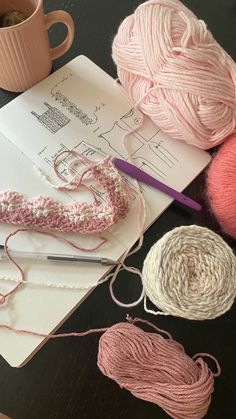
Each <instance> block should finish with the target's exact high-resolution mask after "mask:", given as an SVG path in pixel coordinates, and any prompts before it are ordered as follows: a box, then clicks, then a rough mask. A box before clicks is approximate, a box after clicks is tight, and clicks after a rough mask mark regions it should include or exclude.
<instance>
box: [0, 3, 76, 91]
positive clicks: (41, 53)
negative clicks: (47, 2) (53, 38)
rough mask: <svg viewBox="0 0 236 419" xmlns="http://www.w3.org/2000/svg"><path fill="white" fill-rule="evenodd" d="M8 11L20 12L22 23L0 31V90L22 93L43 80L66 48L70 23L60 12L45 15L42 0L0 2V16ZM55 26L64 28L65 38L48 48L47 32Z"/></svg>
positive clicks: (71, 35) (71, 36)
mask: <svg viewBox="0 0 236 419" xmlns="http://www.w3.org/2000/svg"><path fill="white" fill-rule="evenodd" d="M9 10H18V11H20V12H22V13H23V14H24V15H25V16H26V19H25V20H23V21H22V22H20V23H19V24H17V25H14V26H8V27H0V87H1V88H3V89H6V90H9V91H12V92H23V91H25V90H27V89H29V88H30V87H32V86H34V85H35V84H36V83H38V82H39V81H40V80H42V79H44V78H45V77H47V76H48V75H49V74H50V72H51V68H52V61H53V60H55V59H56V58H58V57H60V56H61V55H63V54H65V52H66V51H67V50H68V49H69V48H70V46H71V44H72V42H73V39H74V22H73V19H72V17H71V16H70V15H69V14H68V13H67V12H64V11H62V10H57V11H54V12H51V13H48V14H47V15H45V14H44V11H43V0H10V1H8V0H0V15H3V14H4V13H6V12H8V11H9ZM57 22H60V23H64V24H65V25H66V26H67V30H68V31H67V36H66V39H65V40H64V41H63V42H62V44H60V45H58V46H57V47H55V48H50V45H49V38H48V29H49V28H50V26H52V25H53V24H54V23H57Z"/></svg>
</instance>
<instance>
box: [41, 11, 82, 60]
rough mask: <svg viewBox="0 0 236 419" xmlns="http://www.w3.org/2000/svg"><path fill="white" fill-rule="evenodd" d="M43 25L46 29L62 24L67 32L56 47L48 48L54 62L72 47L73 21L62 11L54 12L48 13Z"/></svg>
mask: <svg viewBox="0 0 236 419" xmlns="http://www.w3.org/2000/svg"><path fill="white" fill-rule="evenodd" d="M45 23H46V27H47V29H49V28H50V27H51V26H52V25H54V23H64V25H66V27H67V30H68V33H67V36H66V39H65V40H64V41H63V42H62V43H61V44H60V45H58V46H57V47H55V48H50V56H51V59H52V60H55V59H56V58H59V57H61V55H63V54H65V53H66V52H67V51H68V49H69V48H70V47H71V45H72V42H73V39H74V34H75V25H74V21H73V19H72V17H71V16H70V15H69V13H67V12H64V11H63V10H56V11H55V12H50V13H48V14H47V15H45Z"/></svg>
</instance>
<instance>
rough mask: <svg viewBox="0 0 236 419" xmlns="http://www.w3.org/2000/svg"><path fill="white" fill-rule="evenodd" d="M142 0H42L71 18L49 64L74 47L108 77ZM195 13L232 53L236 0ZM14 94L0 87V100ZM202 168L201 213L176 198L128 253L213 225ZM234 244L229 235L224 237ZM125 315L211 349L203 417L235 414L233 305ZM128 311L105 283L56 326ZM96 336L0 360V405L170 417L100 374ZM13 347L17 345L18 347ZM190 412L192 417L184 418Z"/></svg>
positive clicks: (190, 1) (24, 418) (85, 323)
mask: <svg viewBox="0 0 236 419" xmlns="http://www.w3.org/2000/svg"><path fill="white" fill-rule="evenodd" d="M140 3H141V1H140V0H99V1H94V0H54V1H53V2H52V1H50V0H45V1H44V5H45V10H46V11H50V10H53V9H54V10H55V9H64V10H67V11H68V12H69V13H70V14H71V15H72V16H73V18H74V21H75V25H76V34H75V40H74V43H73V46H72V48H71V49H70V51H69V52H68V53H67V54H66V55H64V56H63V57H62V58H60V59H58V60H57V61H55V62H54V66H53V68H54V70H56V69H57V68H59V67H61V66H62V65H64V64H66V63H67V62H68V61H70V60H71V59H72V58H74V57H75V56H77V55H79V54H84V55H86V56H87V57H88V58H90V59H91V60H92V61H94V62H95V63H96V64H97V65H98V66H100V67H101V68H102V69H104V70H105V71H107V72H108V73H109V74H110V75H112V76H113V77H115V76H116V69H115V65H114V63H113V62H112V59H111V44H112V39H113V37H114V35H115V34H116V32H117V28H118V25H119V23H120V22H121V21H122V20H123V18H124V17H125V16H127V15H128V14H131V13H132V12H133V10H134V9H135V8H136V7H137V5H138V4H140ZM184 3H185V4H186V5H187V6H188V7H190V8H191V9H192V10H193V11H194V12H195V13H196V14H197V15H198V17H199V18H201V19H203V20H205V21H206V22H207V24H208V27H209V29H210V30H211V32H212V33H213V34H214V36H215V38H216V39H217V40H218V42H219V43H220V44H221V45H222V46H223V47H224V48H225V49H226V50H227V51H228V52H229V53H230V54H231V56H232V57H233V58H234V59H236V44H235V39H236V1H235V0H224V1H223V0H204V1H201V0H184ZM64 36H65V31H64V28H63V26H61V25H55V26H54V27H53V28H52V29H51V30H50V39H51V43H52V44H57V43H59V42H60V41H61V40H62V39H63V37H64ZM14 97H15V95H14V94H10V93H8V92H5V91H2V90H0V106H3V105H4V104H6V103H7V102H9V101H10V100H12V99H13V98H14ZM204 184H205V175H204V174H202V175H201V176H199V177H198V178H197V179H196V180H195V181H194V182H193V183H192V184H191V185H190V187H189V188H188V189H187V191H186V192H187V194H188V195H189V196H191V197H193V198H196V199H198V200H199V201H200V202H202V204H203V211H201V212H200V213H197V212H191V211H188V210H187V209H186V210H185V209H183V207H181V206H180V205H178V204H177V203H173V204H172V205H171V207H170V208H169V209H168V210H167V211H165V213H164V214H163V215H162V216H161V217H160V218H159V219H158V220H157V221H156V222H155V224H153V225H152V227H151V228H150V229H149V230H148V231H147V233H146V235H145V241H144V245H143V247H142V249H141V250H140V252H139V253H138V254H136V255H134V256H133V257H132V258H130V259H129V260H128V262H129V263H132V265H135V266H138V267H139V268H141V267H142V261H143V260H144V258H145V255H146V253H147V251H148V250H149V248H150V246H151V245H152V244H153V243H154V242H155V241H156V240H157V239H158V238H159V237H161V236H162V235H163V234H164V233H166V232H167V231H169V230H171V229H172V228H173V227H176V226H180V225H186V224H199V225H203V226H207V227H209V228H212V229H214V230H215V231H217V232H219V231H220V230H219V227H218V225H217V223H216V221H215V220H214V218H213V216H212V215H211V213H210V211H209V208H208V205H207V202H206V198H205V189H204ZM225 239H226V241H227V242H228V243H229V244H230V245H231V246H232V247H234V248H235V249H236V246H235V242H233V241H230V240H229V239H227V238H225ZM139 291H140V288H139V283H138V280H136V278H132V276H130V275H128V274H125V273H124V274H122V275H120V280H119V281H118V283H117V286H116V293H117V295H118V296H119V297H120V298H123V300H124V299H127V301H128V300H129V301H131V300H132V299H134V298H135V297H137V295H138V293H139ZM129 313H130V315H131V316H133V317H134V316H138V317H142V318H146V319H148V320H150V321H152V322H154V323H155V324H156V325H158V326H159V327H160V328H162V329H166V330H168V331H169V332H170V333H171V334H172V335H173V337H174V338H175V339H176V340H178V341H179V342H181V343H182V344H183V345H184V346H185V349H186V352H187V353H188V354H189V355H193V354H195V353H197V352H209V353H211V354H214V355H215V356H216V357H217V359H218V360H219V362H220V364H221V367H222V375H221V377H220V378H218V379H216V381H215V391H214V395H213V399H212V403H211V406H210V409H209V413H208V414H207V416H206V417H207V418H208V419H222V417H225V418H227V419H231V418H235V417H236V405H235V399H236V384H235V376H236V351H235V347H236V338H235V328H236V307H235V305H234V307H233V308H232V309H231V310H230V312H228V313H226V314H225V315H224V316H222V317H220V318H218V319H216V320H211V321H204V322H194V321H189V320H184V319H179V318H173V317H164V316H163V317H162V316H161V317H158V318H153V316H152V315H147V314H146V313H145V312H144V310H143V307H142V305H139V306H138V307H136V308H133V309H131V310H129ZM125 315H126V310H125V309H122V308H119V307H118V306H116V305H115V304H114V303H113V302H112V300H111V298H110V295H109V290H108V284H103V285H101V286H99V287H97V289H96V290H95V291H94V292H93V293H92V294H91V295H90V296H89V298H88V299H87V300H86V301H85V302H84V303H83V304H82V305H81V306H80V307H79V308H78V309H77V311H76V312H75V313H74V314H73V315H72V316H71V317H70V318H69V319H68V320H67V321H66V322H65V323H64V325H63V326H62V327H61V329H60V331H61V332H69V331H80V330H86V329H88V328H96V327H104V326H110V325H112V324H114V323H117V322H120V321H123V320H124V319H125ZM98 340H99V335H91V336H88V337H85V338H77V339H76V338H74V339H73V338H69V339H61V340H60V339H59V340H56V341H49V342H47V343H46V344H45V345H44V346H43V348H42V349H41V350H40V351H39V352H38V353H37V354H36V355H35V356H34V358H33V359H32V360H31V361H30V362H29V363H28V364H27V365H26V366H25V367H23V368H21V369H13V368H11V367H9V366H8V365H7V364H6V362H5V361H4V360H3V359H0V411H2V412H3V413H5V414H7V415H9V416H10V417H11V418H13V419H32V418H34V419H42V418H43V419H50V418H60V419H61V418H67V419H70V418H71V419H74V418H79V419H87V418H88V419H96V418H99V419H100V418H101V419H102V418H106V419H109V418H114V419H119V418H122V419H131V418H135V419H146V418H150V419H152V418H158V419H162V418H163V419H164V418H168V415H167V414H166V413H165V412H163V410H162V409H160V408H159V407H158V406H155V405H153V404H151V403H147V402H144V401H141V400H139V399H136V398H135V397H133V396H132V395H131V394H130V393H128V391H126V390H124V389H120V388H119V387H118V385H117V384H116V383H115V382H113V381H111V380H109V379H108V378H106V377H104V376H103V375H102V374H101V372H100V371H99V370H98V367H97V365H96V357H97V348H98ZM16 350H17V348H16ZM189 419H191V418H189Z"/></svg>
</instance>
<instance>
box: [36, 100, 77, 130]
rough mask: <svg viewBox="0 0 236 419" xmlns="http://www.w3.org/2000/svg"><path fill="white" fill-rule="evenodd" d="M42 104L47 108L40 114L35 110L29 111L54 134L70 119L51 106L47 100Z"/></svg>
mask: <svg viewBox="0 0 236 419" xmlns="http://www.w3.org/2000/svg"><path fill="white" fill-rule="evenodd" d="M44 105H45V106H46V107H47V108H48V109H47V110H46V111H45V112H43V113H42V114H41V115H39V114H37V113H36V112H35V111H31V114H32V115H34V116H35V117H36V118H37V119H38V122H39V123H40V124H41V125H43V126H44V127H45V128H46V129H47V130H48V131H50V132H51V133H52V134H55V133H56V132H58V131H59V130H60V129H62V128H63V127H65V126H66V125H67V124H68V123H69V122H70V119H69V118H68V117H67V116H66V115H64V113H63V112H61V111H60V110H59V109H58V108H56V107H55V106H51V105H50V104H49V103H48V102H44Z"/></svg>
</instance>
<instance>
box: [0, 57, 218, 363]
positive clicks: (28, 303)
mask: <svg viewBox="0 0 236 419" xmlns="http://www.w3.org/2000/svg"><path fill="white" fill-rule="evenodd" d="M134 129H136V131H135V132H131V131H133V130H134ZM129 132H131V133H130V134H129V135H128V137H127V140H126V143H127V144H128V147H127V148H128V152H127V150H126V149H125V148H124V146H123V139H124V136H125V135H126V134H128V133H129ZM0 134H1V139H0V147H1V157H0V179H1V190H6V189H8V190H16V191H18V192H21V193H24V194H25V195H26V196H28V197H33V196H38V195H47V196H52V197H53V198H54V199H57V200H59V201H61V202H70V201H71V200H85V199H87V197H88V194H87V192H86V193H85V192H82V191H80V192H75V193H62V192H58V191H56V190H54V189H52V188H51V187H50V186H49V185H48V184H47V183H46V182H45V181H44V180H43V179H42V178H40V176H39V175H38V173H37V172H36V171H35V169H34V167H33V166H34V165H36V166H37V167H38V168H40V169H41V170H42V171H43V172H44V173H45V174H46V175H47V176H48V177H50V179H51V181H52V182H53V183H58V182H59V181H58V179H57V177H56V176H55V174H54V172H53V169H52V163H53V159H54V158H55V156H56V155H57V153H58V152H60V151H61V150H64V149H75V150H77V151H79V152H81V153H82V154H85V155H88V156H89V157H90V158H92V159H97V158H100V157H101V155H100V153H99V152H96V151H94V149H93V148H92V149H91V148H90V147H88V144H89V145H91V146H92V147H96V148H99V149H101V150H102V152H105V153H108V154H110V155H113V156H118V157H121V158H123V159H131V160H132V162H133V163H135V164H136V165H137V166H138V167H140V168H141V169H143V170H145V171H146V172H147V173H149V174H151V175H152V176H154V177H156V178H157V179H159V180H160V181H162V182H164V183H166V184H168V185H169V186H171V187H173V188H175V189H176V190H177V191H182V190H183V189H184V188H185V187H186V186H187V185H188V184H189V183H190V182H191V181H192V180H193V179H194V178H195V177H196V176H197V175H198V174H199V173H200V172H201V171H202V170H203V168H204V167H205V166H206V165H207V164H208V162H209V161H210V155H209V154H208V153H207V152H205V151H202V150H199V149H197V148H195V147H192V146H189V145H187V144H185V143H183V142H178V141H176V140H172V139H170V138H169V137H168V136H167V135H166V134H164V133H163V132H161V131H160V130H159V129H158V128H157V127H156V126H155V125H154V124H153V123H152V122H151V121H150V120H148V119H147V118H144V121H143V116H142V115H141V114H140V112H139V111H138V110H135V111H133V110H132V109H131V105H130V104H129V102H128V101H126V100H125V99H124V97H123V96H122V95H121V92H120V89H119V87H118V86H117V85H116V83H115V81H114V80H113V79H112V78H111V77H110V76H108V75H107V74H106V73H104V72H103V71H102V70H101V69H99V68H98V67H97V66H96V65H95V64H93V63H92V62H91V61H90V60H89V59H87V58H86V57H83V56H80V57H77V58H75V59H74V60H73V61H71V62H70V63H68V64H67V65H66V66H65V67H63V68H61V69H60V70H59V71H57V72H55V73H54V74H52V75H51V76H50V77H48V78H47V79H46V80H44V81H43V82H41V83H39V84H38V85H37V86H35V87H34V88H32V89H30V90H29V91H28V92H26V93H24V94H22V95H21V96H19V97H18V98H17V99H16V100H14V101H12V102H11V103H9V104H8V105H6V106H5V107H4V108H3V109H2V110H1V111H0ZM59 169H60V170H61V171H62V172H63V174H64V175H65V177H67V171H66V168H65V166H63V165H62V166H60V168H59ZM127 182H131V184H133V183H132V180H130V179H128V178H127ZM90 186H91V188H93V190H94V191H95V192H97V196H98V198H99V199H101V200H103V199H105V197H104V196H103V195H101V193H100V192H101V191H100V189H99V187H97V185H94V184H92V183H91V185H90ZM141 189H142V191H143V196H144V198H145V201H146V205H147V220H146V227H148V226H149V225H150V224H151V223H152V222H154V221H155V220H156V218H158V216H160V214H161V213H162V212H163V211H164V210H165V209H166V208H167V207H168V206H169V205H170V203H171V202H172V199H171V198H170V197H169V196H167V195H164V194H162V193H161V192H159V191H155V190H153V189H151V188H150V187H148V186H144V185H141ZM137 201H138V200H137V199H136V200H135V199H134V201H133V204H132V208H131V211H130V213H129V215H128V216H127V218H126V219H125V220H123V221H121V222H120V223H119V224H118V225H116V226H114V227H113V228H111V230H110V232H106V233H105V234H106V237H107V238H108V243H107V244H106V245H105V246H103V247H102V248H100V249H99V251H97V252H95V254H96V255H98V254H99V255H101V256H104V257H107V258H111V259H116V260H117V259H118V258H119V257H120V256H121V255H122V254H123V253H124V252H125V250H126V249H127V248H129V247H130V246H131V245H132V244H133V243H134V242H135V241H136V239H137V235H138V222H137V205H138V202H137ZM14 229H15V228H14V226H8V225H3V224H1V232H0V241H1V242H4V240H5V237H6V235H7V234H9V232H11V231H13V230H14ZM64 236H65V237H67V238H69V239H71V240H73V241H75V242H76V243H78V244H81V243H82V244H83V245H86V246H92V245H94V244H95V243H97V242H98V237H97V236H96V235H95V236H83V237H82V236H81V235H80V234H65V235H64ZM11 248H12V249H15V250H17V249H21V250H22V249H25V250H30V251H38V252H40V251H41V252H42V251H44V252H53V253H74V252H73V251H72V249H70V248H68V246H65V245H63V244H62V243H60V242H58V241H56V240H54V239H51V238H49V237H45V236H41V235H40V236H39V235H37V234H35V233H32V234H28V233H27V234H25V233H24V234H21V235H18V236H16V237H14V238H13V239H12V241H11ZM0 263H1V270H0V276H8V277H9V276H10V277H15V278H16V277H17V275H19V273H18V272H16V270H15V269H14V268H13V267H12V266H11V265H10V264H8V263H6V262H0ZM25 269H27V278H28V280H30V281H36V282H41V283H42V287H39V286H37V287H36V286H32V285H27V286H23V287H21V289H20V290H19V291H18V292H17V293H16V294H15V295H14V296H13V297H12V298H11V299H9V300H8V302H7V303H6V304H5V305H4V306H2V307H1V306H0V323H7V324H9V325H11V326H14V327H16V328H24V329H30V330H34V331H39V332H43V333H49V332H51V331H53V330H55V329H56V328H57V327H58V325H60V324H61V323H62V322H63V320H64V319H65V318H66V317H68V315H69V314H70V313H71V312H72V311H73V310H74V309H75V308H76V307H77V306H78V305H79V304H80V303H81V301H82V300H83V299H84V298H85V296H86V295H88V292H89V291H88V290H83V291H82V290H67V291H66V292H65V290H61V289H59V290H58V289H56V290H55V289H50V288H47V287H45V286H43V284H45V283H48V282H50V283H57V284H68V285H69V286H73V285H74V286H75V285H76V286H78V285H80V284H81V286H83V287H85V286H86V285H88V284H94V285H95V284H97V283H98V282H99V280H100V279H101V278H102V277H103V276H104V275H105V273H106V271H107V268H104V267H100V266H96V267H94V266H86V268H85V267H81V266H77V267H75V266H68V265H66V266H65V265H64V266H63V267H62V266H61V265H60V266H57V265H55V264H54V265H53V266H52V265H50V266H49V265H48V264H39V263H37V264H35V263H34V264H32V263H31V264H29V263H27V264H25ZM9 286H12V284H11V283H6V281H0V289H1V290H3V289H6V287H9ZM52 307H53V310H52V309H51V308H52ZM0 336H1V340H0V353H1V355H2V356H3V357H4V358H5V359H6V360H7V362H9V364H10V365H12V366H20V365H22V364H24V363H25V362H26V361H27V360H28V359H29V358H30V356H32V354H33V353H34V352H35V350H36V349H37V348H38V347H39V346H40V345H41V344H42V342H43V339H41V338H38V337H34V336H22V335H16V334H13V333H11V332H8V331H5V330H2V329H0ZM16 345H17V347H18V351H15V350H14V348H15V347H16Z"/></svg>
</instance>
